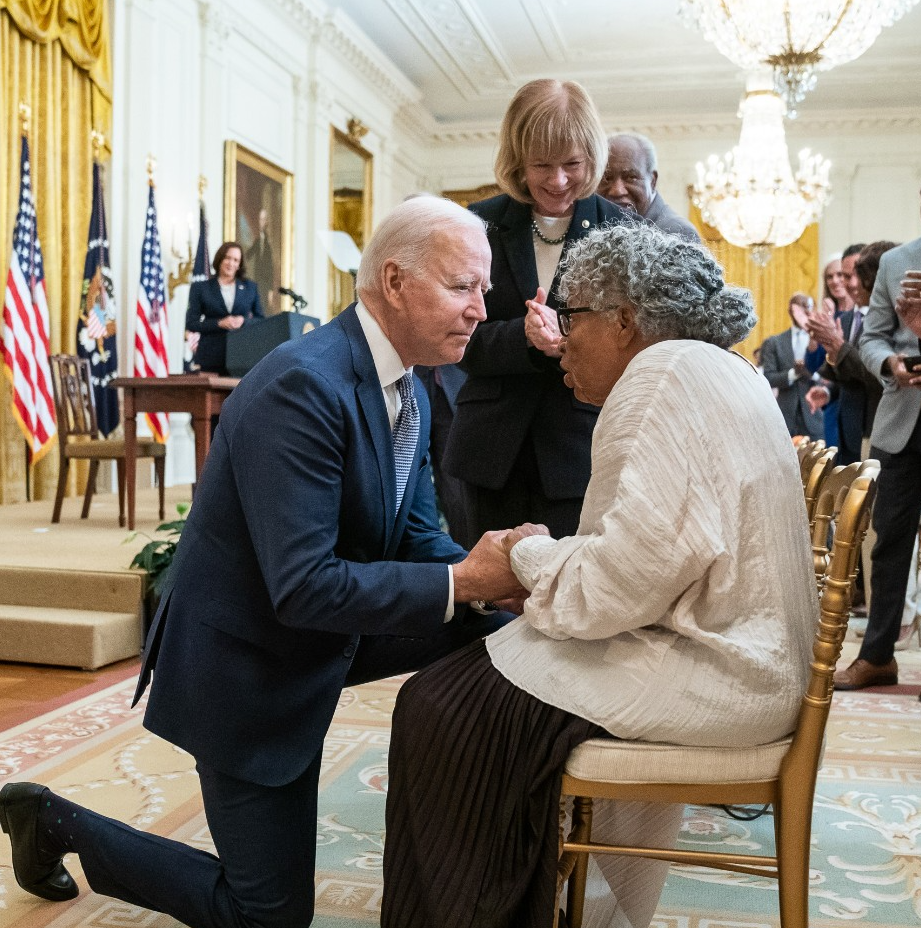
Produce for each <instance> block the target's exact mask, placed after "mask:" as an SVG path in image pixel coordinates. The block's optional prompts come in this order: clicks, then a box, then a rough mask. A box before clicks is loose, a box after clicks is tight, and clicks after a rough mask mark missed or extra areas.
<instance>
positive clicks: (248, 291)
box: [185, 277, 263, 374]
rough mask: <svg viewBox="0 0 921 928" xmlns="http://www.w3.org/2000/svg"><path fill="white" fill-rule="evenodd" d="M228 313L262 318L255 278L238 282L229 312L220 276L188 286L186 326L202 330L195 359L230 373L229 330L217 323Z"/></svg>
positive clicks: (211, 368) (205, 368)
mask: <svg viewBox="0 0 921 928" xmlns="http://www.w3.org/2000/svg"><path fill="white" fill-rule="evenodd" d="M229 315H234V316H243V318H244V319H247V320H249V319H252V318H254V317H259V318H262V316H263V312H262V303H260V301H259V290H258V289H257V287H256V285H255V283H253V281H251V280H238V281H237V292H236V295H235V297H234V301H233V311H232V313H228V312H227V306H226V305H225V304H224V297H223V295H222V294H221V285H220V284H219V283H218V281H217V277H211V278H209V279H208V280H200V281H197V282H196V283H194V284H192V286H191V287H190V288H189V308H188V309H187V310H186V314H185V327H186V329H188V330H189V331H190V332H201V338H200V339H199V342H198V347H197V348H196V349H195V359H194V360H195V363H196V364H198V366H199V367H200V368H201V369H202V370H203V371H212V372H214V373H216V374H226V373H227V330H226V329H222V328H221V327H220V326H219V325H218V322H220V320H221V319H223V318H224V317H225V316H229Z"/></svg>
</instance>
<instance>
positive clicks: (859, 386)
mask: <svg viewBox="0 0 921 928" xmlns="http://www.w3.org/2000/svg"><path fill="white" fill-rule="evenodd" d="M840 320H841V333H842V334H843V335H844V338H845V343H844V344H843V345H842V346H841V350H840V351H839V352H838V357H837V360H836V363H835V364H829V363H828V362H827V361H826V362H825V364H823V365H822V367H821V368H819V374H820V376H822V377H824V378H825V379H826V380H830V381H832V383H833V384H834V387H833V389H832V399H836V398H837V399H840V405H839V406H838V436H839V441H840V447H839V449H838V451H839V455H838V463H839V464H850V463H852V462H854V461H859V460H860V459H861V444H862V439H864V438H869V437H870V432H871V431H872V430H873V418H874V416H875V415H876V407H877V406H878V405H879V400H880V397H881V396H882V395H883V385H882V384H881V383H880V382H879V381H878V380H877V379H876V377H874V376H873V374H871V373H870V371H869V370H867V368H866V366H865V365H864V363H863V361H861V360H860V351H859V350H858V347H857V345H852V344H851V343H850V337H851V328H852V327H853V325H854V310H853V309H850V310H848V311H847V312H845V313H842V314H841V316H840ZM859 341H860V339H859V338H858V343H859Z"/></svg>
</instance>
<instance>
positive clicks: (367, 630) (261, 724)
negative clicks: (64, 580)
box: [0, 197, 524, 928]
mask: <svg viewBox="0 0 921 928" xmlns="http://www.w3.org/2000/svg"><path fill="white" fill-rule="evenodd" d="M489 273H490V250H489V246H488V244H487V241H486V235H485V232H484V228H483V224H482V222H481V220H479V219H478V218H477V217H476V216H474V215H473V214H472V213H470V212H468V211H467V210H465V209H462V208H461V207H459V206H456V205H455V204H453V203H450V202H448V201H447V200H441V199H437V198H435V197H418V198H415V199H412V200H409V201H407V202H405V203H403V204H401V205H400V206H398V207H397V208H396V210H394V212H393V213H391V214H390V216H389V217H387V219H385V220H384V222H383V223H382V224H381V226H380V228H379V229H378V231H377V233H376V234H375V235H374V237H373V238H372V239H371V241H370V243H369V244H368V247H367V249H366V250H365V254H364V257H363V259H362V262H361V267H360V269H359V271H358V280H357V288H358V294H359V297H360V300H359V302H358V303H357V304H354V305H352V306H350V307H349V308H348V309H347V310H345V311H344V312H343V313H342V314H341V315H339V316H338V317H337V318H336V319H335V320H333V321H332V322H330V323H329V324H328V325H325V326H323V327H322V328H320V329H318V330H316V331H315V332H311V333H310V334H309V335H306V336H304V337H303V338H300V339H297V340H294V341H291V342H288V343H286V344H285V345H282V346H281V347H279V348H278V349H276V350H275V351H273V352H272V353H271V354H270V355H269V356H268V357H266V358H264V359H263V360H262V361H261V362H260V363H259V364H258V365H257V366H256V367H255V368H254V369H253V370H252V371H251V372H250V374H248V375H247V376H246V377H245V378H244V379H243V381H242V382H241V383H240V385H239V386H238V387H237V388H236V389H235V390H234V391H233V393H232V395H231V396H230V398H229V399H228V401H227V402H226V403H225V404H224V408H223V410H222V412H221V417H220V424H219V425H218V428H217V431H216V433H215V436H214V440H213V442H212V445H211V452H210V455H209V457H208V461H207V464H206V466H205V469H204V473H203V476H202V479H201V482H200V483H199V485H198V489H197V492H196V496H195V505H194V506H193V507H192V510H191V513H190V515H189V518H188V522H187V524H186V526H185V529H184V531H183V534H182V540H181V543H180V545H179V549H178V552H177V555H176V559H175V561H174V564H173V568H172V573H171V578H170V581H169V582H168V584H167V588H166V591H165V592H164V595H163V597H162V600H161V605H160V608H159V610H158V612H157V615H156V616H155V618H154V622H153V625H152V627H151V631H150V634H149V636H148V640H147V644H146V647H145V654H144V662H143V667H142V671H141V678H140V682H139V684H138V689H137V698H139V697H140V695H141V694H142V693H143V691H144V689H145V688H146V686H147V684H148V682H149V681H150V679H151V673H153V684H152V686H151V692H150V700H149V704H148V707H147V712H146V715H145V718H144V723H145V725H146V726H147V728H149V729H150V730H151V731H152V732H154V733H155V734H157V735H160V736H161V737H163V738H166V739H168V740H169V741H171V742H172V743H173V744H176V745H178V746H179V747H180V748H183V749H184V750H186V751H188V752H189V753H191V754H192V755H193V756H194V758H195V760H196V762H197V768H198V773H199V776H200V780H201V789H202V795H203V798H204V807H205V812H206V814H207V818H208V825H209V828H210V831H211V836H212V838H213V840H214V844H215V847H216V849H217V856H216V857H215V856H213V855H211V854H207V853H205V852H203V851H200V850H197V849H195V848H193V847H189V846H187V845H185V844H181V843H179V842H176V841H171V840H167V839H165V838H161V837H158V836H156V835H153V834H147V833H142V832H139V831H136V830H135V829H133V828H130V827H129V826H127V825H124V824H122V823H121V822H116V821H114V820H112V819H108V818H105V817H103V816H101V815H98V814H97V813H95V812H92V811H90V810H87V809H85V808H83V807H81V806H78V805H75V804H73V803H71V802H69V801H68V800H66V799H63V798H61V797H59V796H56V795H54V794H52V793H51V792H50V791H49V790H47V789H44V788H43V787H41V786H39V785H36V784H25V783H14V784H8V785H7V786H5V787H4V788H3V790H2V792H0V825H2V827H3V830H4V831H6V832H7V833H8V834H9V835H10V838H11V840H12V843H13V869H14V872H15V876H16V880H17V882H18V883H19V885H20V886H22V887H23V888H24V889H26V890H28V891H29V892H32V893H34V894H35V895H37V896H41V897H43V898H45V899H51V900H64V899H70V898H73V897H74V896H76V895H77V893H78V889H77V886H76V884H75V882H74V881H73V879H72V878H71V877H70V875H69V874H68V872H67V870H66V869H65V868H64V865H63V862H62V858H63V856H64V855H65V854H67V853H70V852H72V853H76V854H78V855H79V857H80V863H81V865H82V867H83V871H84V873H85V874H86V878H87V880H88V882H89V884H90V886H91V887H92V889H93V890H94V891H95V892H98V893H103V894H106V895H110V896H114V897H116V898H118V899H122V900H125V901H126V902H129V903H132V904H134V905H138V906H143V907H145V908H148V909H153V910H155V911H159V912H165V913H167V914H169V915H171V916H173V917H174V918H176V919H178V920H179V921H181V922H182V923H184V924H185V925H188V926H191V928H256V926H258V928H306V926H307V925H309V924H310V921H311V919H312V916H313V902H314V886H313V869H314V856H315V848H316V815H317V783H318V778H319V773H320V758H321V752H322V747H323V738H324V735H325V733H326V730H327V728H328V726H329V723H330V721H331V719H332V716H333V710H334V709H335V707H336V703H337V700H338V699H339V694H340V691H341V689H342V687H343V686H347V685H352V684H355V683H360V682H363V681H366V680H370V679H375V678H379V677H385V676H389V675H391V674H394V673H399V672H403V671H408V670H413V669H417V668H419V667H421V666H423V665H424V664H427V663H429V662H430V661H432V660H434V659H436V658H438V657H440V656H442V655H444V654H446V653H448V652H449V651H452V650H455V649H456V648H458V647H460V646H462V645H464V644H466V643H468V642H470V641H472V640H474V639H476V638H479V637H481V636H482V635H484V634H486V633H488V632H490V631H492V630H494V629H495V628H497V627H499V626H500V625H501V624H504V622H505V621H507V620H508V619H510V618H511V616H510V615H509V614H507V613H503V612H493V613H491V614H490V613H489V612H488V611H484V610H482V609H477V608H471V607H469V606H468V604H469V603H473V602H475V601H480V600H498V599H502V598H505V597H516V596H519V595H523V594H524V591H523V590H521V588H520V587H519V585H518V582H517V580H516V579H515V577H514V575H513V574H512V573H511V570H510V569H509V568H508V567H507V559H505V561H504V564H505V565H506V566H502V567H496V566H495V564H496V563H502V559H499V558H489V557H487V556H486V554H485V553H486V552H488V551H489V550H490V549H491V548H493V547H494V546H496V545H497V544H498V541H499V539H500V538H501V537H502V536H503V535H504V534H505V533H504V532H492V533H489V534H488V535H484V536H483V538H482V539H481V540H480V541H479V542H478V543H477V545H476V546H475V547H474V548H473V550H472V551H471V552H470V553H469V554H467V552H466V551H464V549H463V548H460V547H459V546H458V545H456V544H455V543H454V542H453V541H452V540H451V539H450V538H449V537H448V536H447V535H444V534H442V533H441V532H440V531H439V529H438V521H437V516H436V511H435V505H434V497H433V491H432V479H431V471H430V468H429V464H428V461H427V448H428V442H429V408H428V402H427V400H426V398H425V393H424V391H423V390H422V389H421V388H419V387H418V385H415V386H414V380H413V375H412V371H411V367H412V365H414V364H426V365H438V364H451V363H456V362H457V361H459V360H460V359H461V357H462V356H463V353H464V348H465V347H466V345H467V342H468V341H469V339H470V335H471V333H472V332H473V330H474V328H475V327H476V325H477V323H478V322H481V321H482V320H483V319H485V317H486V311H485V308H484V305H483V294H484V293H485V292H486V290H487V289H488V288H489Z"/></svg>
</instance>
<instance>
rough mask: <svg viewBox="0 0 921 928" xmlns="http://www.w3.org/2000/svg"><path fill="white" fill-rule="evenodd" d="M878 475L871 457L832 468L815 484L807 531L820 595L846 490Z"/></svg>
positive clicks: (855, 569)
mask: <svg viewBox="0 0 921 928" xmlns="http://www.w3.org/2000/svg"><path fill="white" fill-rule="evenodd" d="M816 466H818V465H816ZM878 472H879V461H875V460H873V459H872V458H871V459H870V460H867V461H856V462H854V463H853V464H848V465H847V466H846V467H836V468H835V469H834V470H832V471H831V473H830V474H828V475H827V477H825V479H824V480H822V481H821V483H820V484H819V485H818V488H817V491H816V499H815V502H814V503H813V508H812V513H811V518H810V525H811V529H810V530H811V532H812V561H813V568H814V570H815V579H816V584H817V585H818V588H819V592H820V593H821V592H822V589H823V586H824V583H825V577H826V574H827V572H828V569H829V555H830V553H831V549H832V539H833V538H834V537H835V534H836V526H837V521H838V518H839V514H840V512H841V509H842V507H843V506H844V502H845V500H846V499H847V494H848V491H849V490H850V488H851V486H852V485H853V483H854V481H855V480H856V479H857V478H858V477H861V476H863V475H874V474H876V473H878ZM856 574H857V564H856V561H855V563H854V576H855V577H856Z"/></svg>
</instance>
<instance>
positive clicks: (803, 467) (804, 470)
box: [799, 438, 837, 490]
mask: <svg viewBox="0 0 921 928" xmlns="http://www.w3.org/2000/svg"><path fill="white" fill-rule="evenodd" d="M825 450H826V448H825V442H824V441H822V439H821V438H819V439H817V440H816V441H813V442H810V443H809V446H808V447H807V448H806V450H805V451H804V452H803V456H802V457H801V458H800V459H799V473H800V477H801V478H802V481H803V489H804V490H805V488H806V481H807V480H808V479H809V475H810V474H811V473H812V468H813V467H814V466H815V462H816V461H818V459H819V458H820V457H821V456H822V454H823V453H824V452H825ZM829 450H830V449H829ZM836 450H837V449H836Z"/></svg>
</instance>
